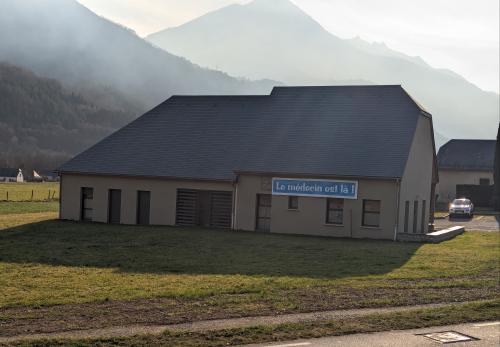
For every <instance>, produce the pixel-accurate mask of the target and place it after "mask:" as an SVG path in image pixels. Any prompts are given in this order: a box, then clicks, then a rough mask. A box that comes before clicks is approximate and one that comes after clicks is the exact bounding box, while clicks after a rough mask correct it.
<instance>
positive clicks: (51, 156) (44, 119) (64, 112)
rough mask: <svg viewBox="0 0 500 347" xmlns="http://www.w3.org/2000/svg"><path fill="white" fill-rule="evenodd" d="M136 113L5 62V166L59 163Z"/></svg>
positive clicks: (0, 114) (1, 86)
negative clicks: (105, 104) (107, 105)
mask: <svg viewBox="0 0 500 347" xmlns="http://www.w3.org/2000/svg"><path fill="white" fill-rule="evenodd" d="M135 116H136V114H134V112H133V111H128V112H127V111H120V110H110V109H104V108H101V107H98V106H96V105H94V104H93V103H92V102H90V101H88V100H87V99H86V97H84V96H82V94H80V93H76V92H74V91H71V90H68V89H66V88H64V87H63V86H62V85H61V84H60V83H59V82H58V81H56V80H52V79H47V78H41V77H38V76H36V75H35V74H33V73H32V72H30V71H28V70H25V69H22V68H19V67H16V66H13V65H9V64H6V63H0V148H1V149H2V151H1V152H2V155H1V156H0V166H12V167H17V166H23V165H24V166H28V167H55V166H56V165H58V164H59V163H60V162H61V161H63V160H65V159H67V158H68V157H69V156H71V155H73V154H75V153H77V152H79V151H82V150H84V149H85V148H87V147H89V146H91V145H92V144H94V143H95V142H96V141H98V140H99V139H101V138H103V137H104V136H106V135H108V134H109V133H111V132H112V131H113V130H115V129H117V128H118V127H120V126H122V125H124V124H126V123H127V122H129V121H130V120H132V119H133V118H134V117H135Z"/></svg>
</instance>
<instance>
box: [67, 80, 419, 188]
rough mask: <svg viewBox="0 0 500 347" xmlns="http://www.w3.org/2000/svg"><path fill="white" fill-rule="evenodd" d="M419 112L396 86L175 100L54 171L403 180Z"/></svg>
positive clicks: (223, 177) (298, 89) (225, 177)
mask: <svg viewBox="0 0 500 347" xmlns="http://www.w3.org/2000/svg"><path fill="white" fill-rule="evenodd" d="M420 113H421V109H420V108H419V107H418V105H417V104H416V103H415V102H414V101H413V100H412V99H411V98H410V97H409V96H408V94H407V93H406V92H405V91H404V89H403V88H401V86H333V87H276V88H274V90H273V92H272V93H271V95H264V96H173V97H171V98H170V99H168V100H167V101H165V102H164V103H162V104H160V105H159V106H157V107H156V108H154V109H153V110H151V111H149V112H148V113H146V114H145V115H143V116H142V117H140V118H138V119H137V120H135V121H134V122H132V123H130V124H129V125H127V126H125V127H124V128H122V129H121V130H119V131H117V132H115V133H114V134H112V135H111V136H109V137H107V138H106V139H104V140H103V141H101V142H99V143H98V144H97V145H95V146H93V147H92V148H90V149H88V150H87V151H85V152H83V153H82V154H80V155H78V156H76V157H75V158H74V159H72V160H70V161H69V162H67V163H65V164H64V165H63V166H62V167H61V168H60V169H59V171H61V172H80V173H92V174H111V175H130V176H149V177H178V178H195V179H213V180H218V179H220V180H231V179H233V178H234V175H235V174H234V172H235V171H242V172H267V173H275V174H278V173H297V174H304V175H306V174H308V175H335V176H350V177H380V178H398V177H402V175H403V172H404V168H405V165H406V160H407V158H408V153H409V150H410V146H411V142H412V139H413V134H414V132H415V128H416V124H417V120H418V116H419V114H420Z"/></svg>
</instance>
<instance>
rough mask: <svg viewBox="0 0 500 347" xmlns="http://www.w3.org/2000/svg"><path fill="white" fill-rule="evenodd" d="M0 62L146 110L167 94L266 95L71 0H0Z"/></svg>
mask: <svg viewBox="0 0 500 347" xmlns="http://www.w3.org/2000/svg"><path fill="white" fill-rule="evenodd" d="M0 61H7V62H10V63H13V64H16V65H19V66H22V67H26V68H28V69H30V70H33V71H34V72H36V73H37V74H40V75H42V76H46V77H51V78H56V79H58V80H60V81H62V82H63V83H65V84H67V85H71V86H72V87H73V86H74V87H75V88H78V89H82V90H87V91H88V92H89V93H92V91H93V90H95V86H96V85H97V86H99V87H100V88H109V89H110V90H108V93H109V94H110V95H111V94H113V93H114V92H113V91H117V94H124V95H126V97H127V98H128V99H129V100H130V101H131V102H132V103H137V102H141V103H142V104H144V105H145V107H151V106H153V105H155V104H157V103H159V102H161V101H163V100H164V99H166V98H167V97H168V96H170V95H171V94H172V93H176V94H183V93H189V94H197V93H208V94H211V93H263V92H264V93H267V92H269V90H270V88H271V83H269V82H268V81H264V82H250V81H247V80H239V79H235V78H232V77H230V76H228V75H226V74H224V73H221V72H215V71H210V70H207V69H202V68H200V67H198V66H196V65H193V64H192V63H190V62H189V61H187V60H185V59H183V58H179V57H176V56H174V55H171V54H169V53H167V52H165V51H163V50H161V49H158V48H155V47H153V46H152V45H151V44H149V43H147V42H146V41H144V40H143V39H141V38H139V37H138V36H137V35H135V33H133V32H132V31H130V30H128V29H126V28H124V27H122V26H119V25H117V24H114V23H112V22H110V21H108V20H106V19H104V18H101V17H99V16H97V15H95V14H94V13H93V12H91V11H90V10H88V9H87V8H85V7H83V6H82V5H80V4H79V3H77V2H76V1H75V0H22V1H19V0H3V1H2V2H1V3H0ZM96 94H97V95H102V94H103V93H101V92H98V93H96ZM107 102H110V100H109V99H108V100H107Z"/></svg>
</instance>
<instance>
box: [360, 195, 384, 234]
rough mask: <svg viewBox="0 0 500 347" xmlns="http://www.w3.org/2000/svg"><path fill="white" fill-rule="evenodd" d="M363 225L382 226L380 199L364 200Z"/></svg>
mask: <svg viewBox="0 0 500 347" xmlns="http://www.w3.org/2000/svg"><path fill="white" fill-rule="evenodd" d="M362 224H363V226H368V227H378V226H380V200H363V221H362Z"/></svg>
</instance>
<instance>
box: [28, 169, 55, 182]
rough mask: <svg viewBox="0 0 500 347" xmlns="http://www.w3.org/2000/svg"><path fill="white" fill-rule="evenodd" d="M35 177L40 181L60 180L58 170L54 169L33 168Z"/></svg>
mask: <svg viewBox="0 0 500 347" xmlns="http://www.w3.org/2000/svg"><path fill="white" fill-rule="evenodd" d="M33 178H34V180H35V181H39V182H55V181H58V180H59V176H58V175H57V172H54V171H52V170H33Z"/></svg>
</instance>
